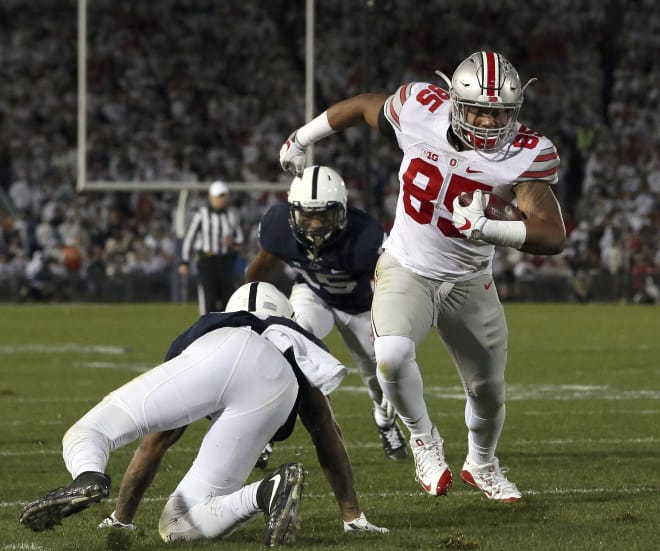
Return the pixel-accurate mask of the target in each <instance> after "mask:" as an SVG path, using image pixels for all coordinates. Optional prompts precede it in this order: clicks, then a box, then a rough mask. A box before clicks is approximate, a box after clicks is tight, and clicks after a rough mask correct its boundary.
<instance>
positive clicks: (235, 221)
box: [181, 205, 243, 263]
mask: <svg viewBox="0 0 660 551" xmlns="http://www.w3.org/2000/svg"><path fill="white" fill-rule="evenodd" d="M225 237H232V238H233V239H234V245H241V244H242V243H243V229H242V228H241V221H240V218H239V215H238V211H237V210H236V209H234V208H232V207H229V208H227V209H224V210H221V211H215V210H213V209H210V208H209V207H208V205H204V206H202V207H200V209H199V210H198V211H197V212H196V213H195V215H194V216H193V218H192V220H191V221H190V224H189V225H188V229H187V230H186V233H185V235H184V236H183V244H182V246H181V262H186V263H189V262H190V257H191V256H192V253H193V252H197V253H200V254H205V255H224V254H227V253H228V252H230V251H229V250H228V249H227V247H225V246H224V245H223V244H222V240H223V238H225Z"/></svg>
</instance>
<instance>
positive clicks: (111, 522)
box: [98, 511, 135, 530]
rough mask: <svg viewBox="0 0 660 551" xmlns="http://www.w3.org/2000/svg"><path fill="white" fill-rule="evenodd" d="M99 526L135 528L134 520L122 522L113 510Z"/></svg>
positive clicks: (124, 528)
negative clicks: (126, 522)
mask: <svg viewBox="0 0 660 551" xmlns="http://www.w3.org/2000/svg"><path fill="white" fill-rule="evenodd" d="M98 527H99V528H121V529H123V530H135V524H133V523H132V522H129V523H128V524H124V523H123V522H120V521H118V520H117V519H116V517H115V512H114V511H113V512H112V513H110V514H109V515H108V516H107V517H105V518H104V519H103V520H102V521H101V524H99V526H98Z"/></svg>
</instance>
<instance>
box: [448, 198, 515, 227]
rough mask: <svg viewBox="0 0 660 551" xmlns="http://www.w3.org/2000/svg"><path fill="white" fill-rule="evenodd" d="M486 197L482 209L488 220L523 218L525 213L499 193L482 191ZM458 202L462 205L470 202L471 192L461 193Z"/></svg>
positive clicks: (509, 220) (506, 220) (510, 220)
mask: <svg viewBox="0 0 660 551" xmlns="http://www.w3.org/2000/svg"><path fill="white" fill-rule="evenodd" d="M483 194H484V195H486V197H488V203H486V208H485V209H484V214H485V215H486V218H488V219H489V220H504V221H505V222H513V221H516V220H524V219H525V215H524V214H523V213H522V211H521V210H520V209H519V208H518V207H517V206H516V205H514V204H513V203H510V202H509V201H507V200H506V199H503V198H502V197H500V196H499V195H495V194H494V193H489V192H487V191H484V192H483ZM458 201H459V203H460V204H461V205H463V206H464V207H466V206H468V205H469V204H470V203H472V192H471V191H469V192H466V193H461V195H460V196H459V199H458Z"/></svg>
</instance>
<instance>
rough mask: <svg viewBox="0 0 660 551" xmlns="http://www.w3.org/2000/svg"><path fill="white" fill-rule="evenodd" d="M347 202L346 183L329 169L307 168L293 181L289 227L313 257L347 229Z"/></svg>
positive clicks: (290, 190)
mask: <svg viewBox="0 0 660 551" xmlns="http://www.w3.org/2000/svg"><path fill="white" fill-rule="evenodd" d="M347 202H348V191H346V185H345V184H344V180H343V179H342V177H341V176H340V175H339V174H337V173H336V172H335V171H334V170H332V169H331V168H328V167H327V166H310V167H307V168H306V169H305V171H304V172H303V175H302V176H301V177H296V178H294V179H293V182H291V188H290V189H289V225H290V226H291V229H292V230H293V234H294V236H295V237H296V240H297V241H298V242H299V243H300V244H302V246H303V247H305V249H306V250H307V251H308V253H310V255H311V256H312V257H314V258H316V256H317V255H318V252H319V250H320V248H321V247H322V246H323V245H327V244H328V243H329V242H331V241H333V240H334V239H336V238H337V237H339V236H340V235H341V233H342V231H343V230H344V228H346V222H347V219H346V204H347Z"/></svg>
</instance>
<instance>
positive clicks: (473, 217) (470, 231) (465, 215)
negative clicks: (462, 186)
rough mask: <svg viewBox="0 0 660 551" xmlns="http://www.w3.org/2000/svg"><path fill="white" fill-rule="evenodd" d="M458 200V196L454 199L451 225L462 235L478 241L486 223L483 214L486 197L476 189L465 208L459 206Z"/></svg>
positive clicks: (486, 201)
mask: <svg viewBox="0 0 660 551" xmlns="http://www.w3.org/2000/svg"><path fill="white" fill-rule="evenodd" d="M460 198H461V196H460V195H457V196H456V197H455V198H454V203H453V206H454V213H453V215H452V223H453V224H454V227H455V228H456V229H457V230H458V231H459V232H461V234H462V235H464V236H465V237H467V238H468V239H471V240H474V241H478V240H479V239H480V238H481V230H482V229H483V227H484V224H485V223H486V222H487V221H488V219H487V218H486V215H485V214H484V209H485V208H486V204H487V203H488V197H487V196H486V195H484V194H483V193H482V192H481V190H480V189H478V190H476V191H475V192H474V193H473V194H472V202H471V203H470V204H469V205H467V206H465V207H464V206H463V205H461V203H460Z"/></svg>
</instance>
